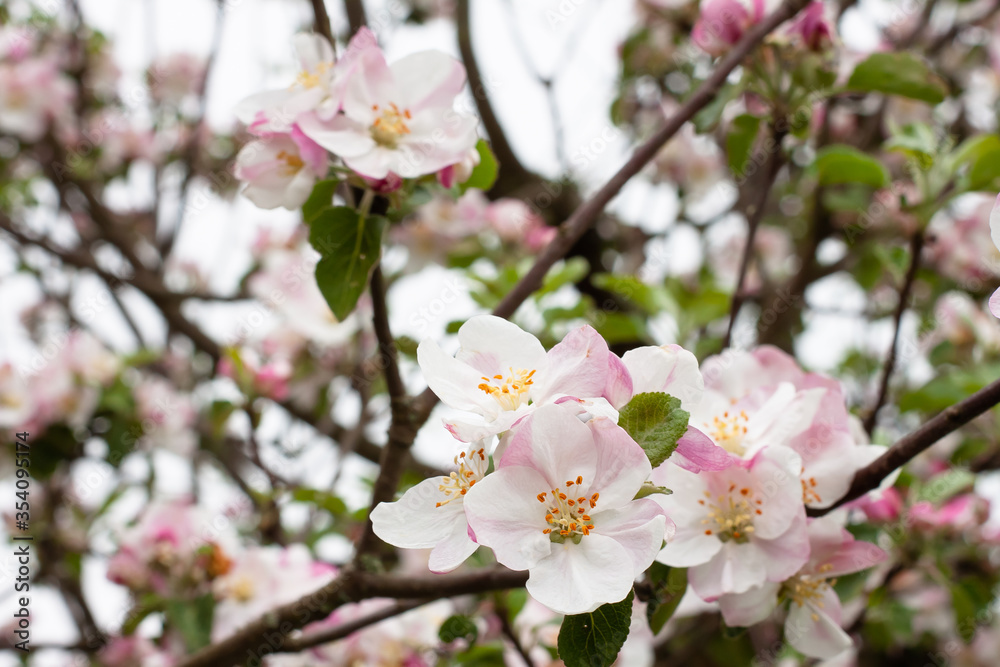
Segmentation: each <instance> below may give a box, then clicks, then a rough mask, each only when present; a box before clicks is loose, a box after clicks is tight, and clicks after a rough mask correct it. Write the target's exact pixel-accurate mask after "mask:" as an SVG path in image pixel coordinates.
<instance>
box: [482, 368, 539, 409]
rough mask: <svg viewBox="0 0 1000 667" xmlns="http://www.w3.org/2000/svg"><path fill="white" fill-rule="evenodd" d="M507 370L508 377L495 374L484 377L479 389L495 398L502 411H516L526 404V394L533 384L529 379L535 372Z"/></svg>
mask: <svg viewBox="0 0 1000 667" xmlns="http://www.w3.org/2000/svg"><path fill="white" fill-rule="evenodd" d="M508 370H509V371H510V375H508V376H507V377H504V376H503V375H502V374H497V375H494V376H493V377H492V378H488V377H486V376H485V375H484V376H483V378H482V379H483V382H482V383H481V384H480V385H479V389H481V390H482V391H485V392H486V393H487V394H489V395H490V396H492V397H493V398H495V399H496V402H497V403H499V404H500V407H502V408H503V409H504V410H517V409H518V408H519V407H521V406H522V405H525V404H527V403H528V392H529V391H531V385H532V384H534V381H533V380H532V379H531V377H532V376H533V375H534V374H535V371H533V370H531V371H528V370H524V369H521V370H519V371H515V370H514V369H513V368H510V369H508Z"/></svg>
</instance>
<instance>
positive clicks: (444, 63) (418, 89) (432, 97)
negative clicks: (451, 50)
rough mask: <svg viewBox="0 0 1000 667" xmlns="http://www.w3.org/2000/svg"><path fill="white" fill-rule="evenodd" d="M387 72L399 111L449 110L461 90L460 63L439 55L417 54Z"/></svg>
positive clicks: (463, 76)
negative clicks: (394, 87) (389, 72)
mask: <svg viewBox="0 0 1000 667" xmlns="http://www.w3.org/2000/svg"><path fill="white" fill-rule="evenodd" d="M390 69H391V70H392V75H393V79H394V80H395V82H396V95H397V96H398V97H397V99H395V100H394V101H395V102H396V103H397V104H398V105H399V106H400V107H401V108H406V109H409V110H410V111H412V112H414V113H416V112H418V111H420V110H422V109H425V108H429V107H447V108H449V109H450V108H451V106H452V104H453V103H454V101H455V96H456V95H458V94H459V93H460V92H461V91H462V88H464V87H465V68H464V67H462V63H460V62H458V61H457V60H455V59H454V58H452V57H451V56H449V55H446V54H444V53H441V52H440V51H421V52H420V53H414V54H412V55H409V56H406V57H405V58H402V59H400V60H397V61H396V62H394V63H393V64H392V65H391V66H390Z"/></svg>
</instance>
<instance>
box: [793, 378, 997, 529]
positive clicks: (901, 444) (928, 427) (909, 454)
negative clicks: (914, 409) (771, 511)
mask: <svg viewBox="0 0 1000 667" xmlns="http://www.w3.org/2000/svg"><path fill="white" fill-rule="evenodd" d="M998 403H1000V380H997V381H996V382H994V383H992V384H990V385H987V386H986V387H984V388H982V389H980V390H979V391H977V392H976V393H974V394H973V395H972V396H969V397H968V398H966V399H965V400H964V401H961V402H959V403H956V404H955V405H953V406H951V407H950V408H947V409H945V410H943V411H942V412H940V413H938V414H937V415H936V416H935V417H933V418H931V419H930V420H928V421H927V422H925V423H924V424H923V426H921V427H920V428H918V429H917V430H915V431H913V432H911V433H909V434H907V435H905V436H903V437H902V438H900V439H899V440H898V441H896V444H894V445H893V446H892V447H890V448H889V449H888V450H887V451H886V452H885V454H883V455H882V456H880V457H878V458H877V459H875V460H874V461H872V462H871V463H869V464H868V465H867V466H865V467H864V468H862V469H861V470H858V471H857V473H855V475H854V481H853V482H851V488H850V489H848V491H847V493H846V494H845V495H844V497H843V498H841V499H840V500H838V501H837V502H836V503H834V504H833V505H831V506H830V507H828V508H826V509H822V510H809V512H808V514H809V516H823V515H824V514H827V513H828V512H831V511H833V510H834V509H836V508H837V507H840V506H841V505H843V504H844V503H847V502H850V501H852V500H854V499H856V498H860V497H861V496H862V495H864V494H866V493H868V492H869V491H872V490H873V489H876V488H878V485H879V484H880V483H881V482H882V480H883V479H885V478H886V477H887V476H888V475H889V474H890V473H891V472H892V471H894V470H895V469H896V468H899V467H901V466H902V465H904V464H905V463H907V462H908V461H910V460H911V459H913V458H914V457H916V456H917V455H918V454H920V453H921V452H923V451H924V450H925V449H927V448H928V447H930V446H931V445H933V444H934V443H936V442H937V441H938V440H940V439H941V438H943V437H944V436H946V435H948V434H949V433H951V432H952V431H956V430H958V429H959V428H960V427H962V426H964V425H965V424H968V423H969V422H970V421H972V420H973V419H975V418H976V417H978V416H979V415H981V414H983V413H984V412H986V411H987V410H989V409H990V408H992V407H993V406H995V405H997V404H998Z"/></svg>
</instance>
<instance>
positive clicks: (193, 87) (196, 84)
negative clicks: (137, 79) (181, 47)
mask: <svg viewBox="0 0 1000 667" xmlns="http://www.w3.org/2000/svg"><path fill="white" fill-rule="evenodd" d="M205 71H206V70H205V59H204V58H201V57H199V56H196V55H194V54H192V53H174V54H171V55H169V56H167V57H165V58H162V59H160V60H158V61H157V62H155V63H153V64H152V66H150V68H149V71H148V72H146V80H147V82H148V83H149V91H150V93H151V94H152V96H153V99H154V100H156V101H157V102H160V103H163V104H169V105H171V106H175V107H176V106H180V104H181V103H182V102H183V101H184V100H185V99H186V98H187V97H188V96H191V95H195V94H197V92H198V90H200V89H201V87H202V86H203V85H204V79H205Z"/></svg>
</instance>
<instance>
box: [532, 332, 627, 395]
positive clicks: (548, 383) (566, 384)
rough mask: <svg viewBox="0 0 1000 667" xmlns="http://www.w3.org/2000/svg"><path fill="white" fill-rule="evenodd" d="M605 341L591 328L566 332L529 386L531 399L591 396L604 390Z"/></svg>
mask: <svg viewBox="0 0 1000 667" xmlns="http://www.w3.org/2000/svg"><path fill="white" fill-rule="evenodd" d="M608 354H609V352H608V344H607V342H605V340H604V338H603V337H601V335H600V334H599V333H597V331H596V330H595V329H594V328H593V327H589V326H586V327H580V328H579V329H574V330H573V331H570V332H569V333H568V334H566V337H565V338H563V339H562V341H560V342H559V343H558V344H557V345H556V346H555V347H553V348H552V349H551V350H549V353H548V355H546V356H547V361H548V368H547V372H546V373H545V375H543V376H541V377H539V378H538V380H537V381H536V382H535V386H534V387H533V388H532V392H531V396H532V399H534V400H537V401H545V400H546V399H547V398H550V397H552V396H555V395H568V396H575V397H576V398H592V397H598V396H601V394H602V393H604V385H605V381H606V379H607V376H608Z"/></svg>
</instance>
